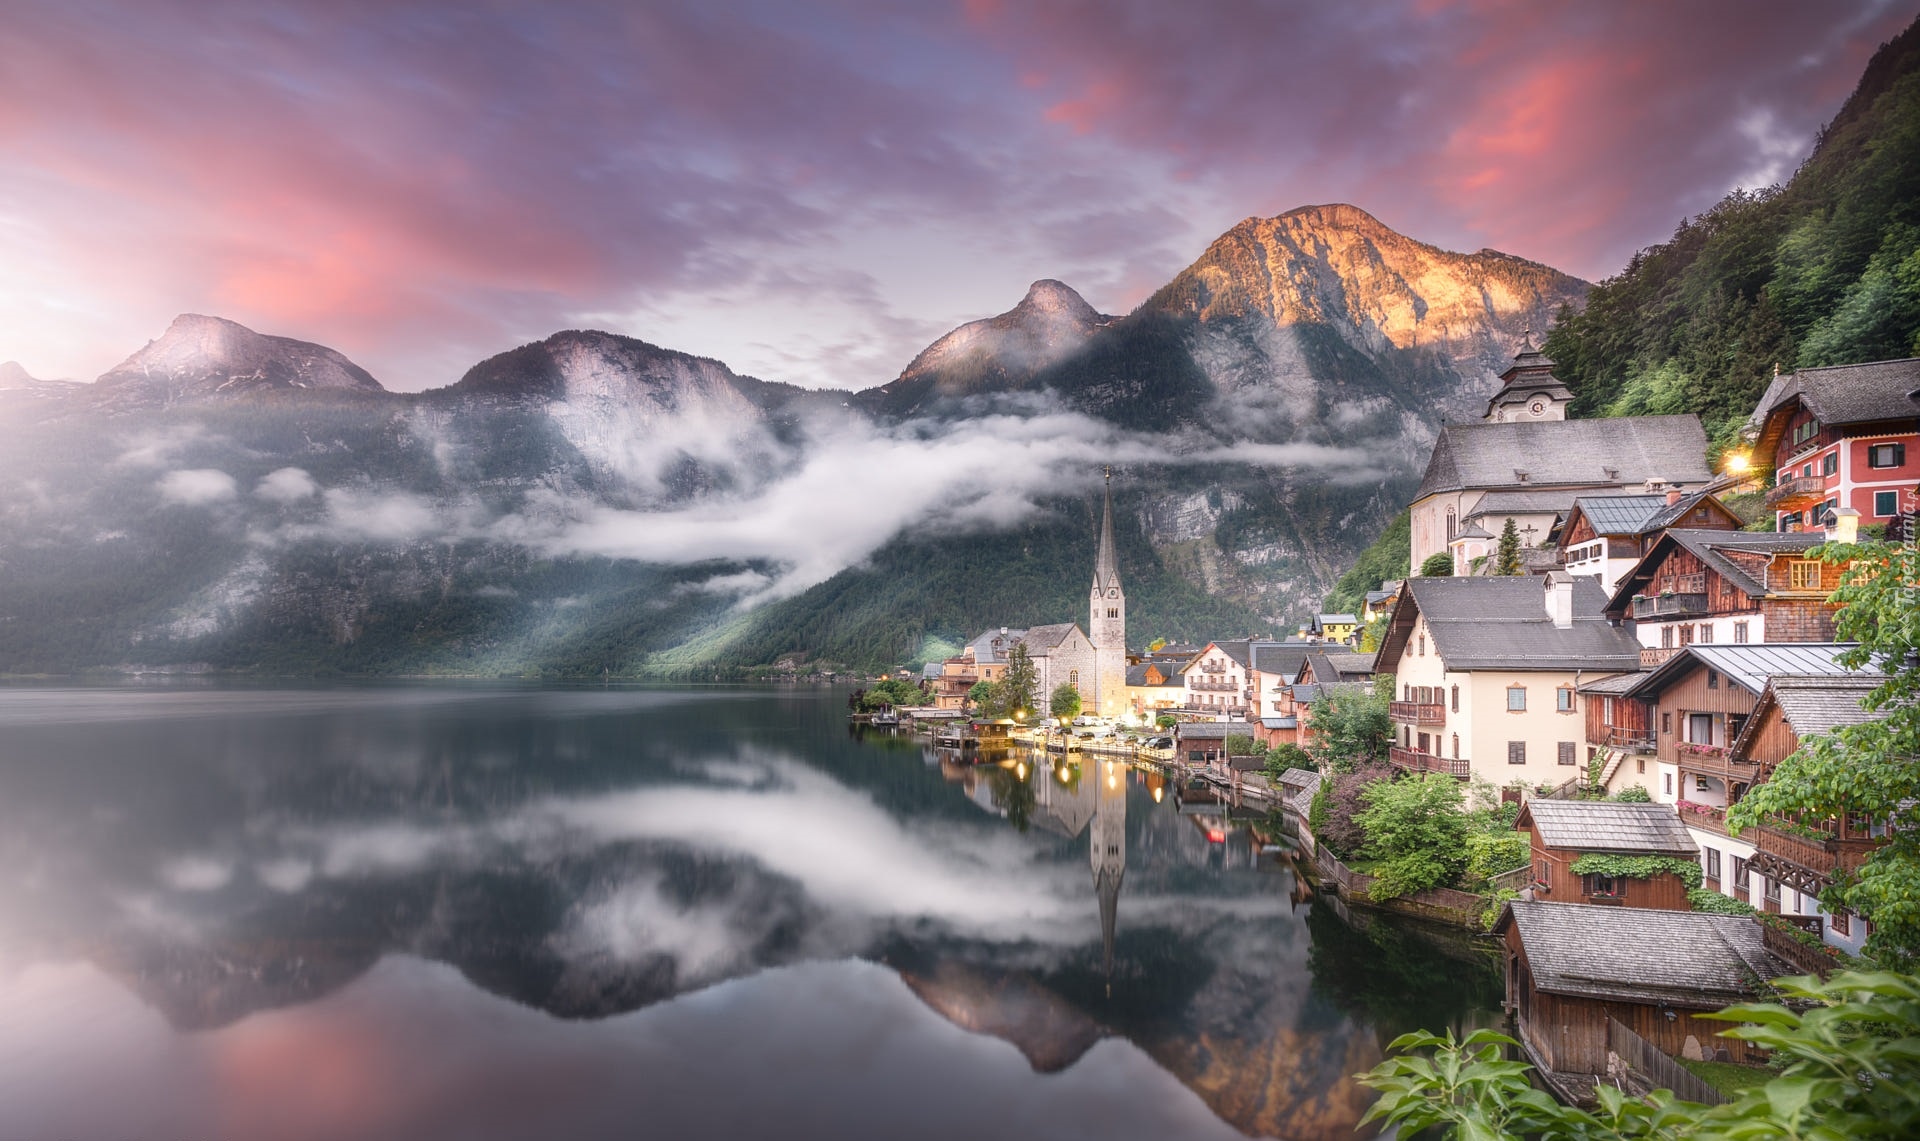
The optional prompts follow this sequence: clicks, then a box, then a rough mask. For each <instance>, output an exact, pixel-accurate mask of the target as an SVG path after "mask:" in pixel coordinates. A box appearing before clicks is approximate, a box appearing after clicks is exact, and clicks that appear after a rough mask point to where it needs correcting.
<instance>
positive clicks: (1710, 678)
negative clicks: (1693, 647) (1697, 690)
mask: <svg viewBox="0 0 1920 1141" xmlns="http://www.w3.org/2000/svg"><path fill="white" fill-rule="evenodd" d="M1707 688H1708V689H1719V688H1720V671H1719V670H1716V669H1714V668H1713V667H1711V666H1709V667H1707Z"/></svg>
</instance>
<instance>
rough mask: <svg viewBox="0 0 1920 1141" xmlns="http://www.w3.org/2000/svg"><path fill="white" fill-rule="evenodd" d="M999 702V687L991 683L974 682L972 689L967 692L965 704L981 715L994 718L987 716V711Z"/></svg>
mask: <svg viewBox="0 0 1920 1141" xmlns="http://www.w3.org/2000/svg"><path fill="white" fill-rule="evenodd" d="M999 701H1000V687H999V686H997V685H995V684H994V683H993V682H990V681H976V682H974V683H973V688H971V689H969V690H967V704H968V705H971V706H973V707H974V709H975V710H977V711H978V712H980V713H981V714H983V715H986V716H994V715H993V714H988V713H987V710H989V709H991V708H993V707H994V706H996V705H998V704H999Z"/></svg>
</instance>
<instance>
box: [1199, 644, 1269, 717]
mask: <svg viewBox="0 0 1920 1141" xmlns="http://www.w3.org/2000/svg"><path fill="white" fill-rule="evenodd" d="M1252 646H1253V643H1252V642H1247V641H1238V642H1208V643H1207V646H1206V648H1205V649H1203V650H1201V651H1200V653H1199V654H1197V655H1195V657H1194V659H1193V662H1192V664H1191V665H1189V666H1188V667H1187V670H1186V673H1185V675H1184V676H1185V679H1186V683H1187V684H1186V690H1187V692H1186V699H1185V700H1186V708H1187V709H1188V710H1190V711H1192V712H1195V713H1209V714H1213V715H1215V716H1220V717H1242V718H1243V717H1245V716H1246V715H1247V710H1248V708H1249V707H1250V705H1251V703H1252V701H1253V690H1252V684H1251V680H1250V677H1249V672H1250V670H1251V668H1252V665H1253V657H1252Z"/></svg>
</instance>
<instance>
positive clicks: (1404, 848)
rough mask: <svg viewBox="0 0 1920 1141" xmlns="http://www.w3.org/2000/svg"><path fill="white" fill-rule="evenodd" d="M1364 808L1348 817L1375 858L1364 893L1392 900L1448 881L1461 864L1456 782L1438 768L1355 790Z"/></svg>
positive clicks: (1463, 833)
mask: <svg viewBox="0 0 1920 1141" xmlns="http://www.w3.org/2000/svg"><path fill="white" fill-rule="evenodd" d="M1360 795H1361V798H1362V799H1363V800H1364V801H1365V802H1366V806H1367V807H1366V809H1365V810H1364V811H1363V812H1361V813H1359V814H1358V815H1357V816H1356V817H1355V818H1354V819H1355V821H1356V822H1357V823H1358V824H1359V825H1360V828H1361V831H1362V832H1363V833H1365V835H1366V850H1367V855H1369V856H1370V857H1372V858H1373V859H1374V860H1376V861H1378V864H1379V866H1378V867H1377V868H1376V869H1375V871H1374V876H1375V879H1374V882H1373V886H1372V888H1371V889H1369V894H1370V895H1371V896H1372V897H1373V899H1375V900H1376V901H1379V900H1388V899H1396V898H1398V897H1400V896H1403V895H1412V894H1414V893H1416V892H1422V891H1426V890H1428V889H1429V888H1436V887H1442V886H1445V885H1448V884H1451V883H1453V882H1454V881H1455V880H1456V879H1458V878H1459V875H1460V872H1461V871H1462V870H1463V869H1464V868H1465V866H1466V862H1467V857H1466V848H1465V842H1466V839H1467V814H1466V813H1465V812H1464V811H1463V810H1462V807H1461V796H1460V782H1459V781H1457V780H1455V779H1454V778H1452V777H1450V776H1447V775H1446V774H1444V773H1424V774H1422V775H1420V776H1416V777H1409V778H1407V779H1405V780H1396V781H1382V782H1380V783H1377V784H1374V785H1371V786H1369V787H1368V788H1367V789H1366V790H1365V791H1364V792H1362V793H1361V794H1360Z"/></svg>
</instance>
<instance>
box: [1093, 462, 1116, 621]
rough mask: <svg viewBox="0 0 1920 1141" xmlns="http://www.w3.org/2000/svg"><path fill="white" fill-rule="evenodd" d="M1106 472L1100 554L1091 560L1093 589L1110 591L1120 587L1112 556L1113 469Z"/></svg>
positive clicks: (1110, 468)
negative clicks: (1105, 493) (1105, 494)
mask: <svg viewBox="0 0 1920 1141" xmlns="http://www.w3.org/2000/svg"><path fill="white" fill-rule="evenodd" d="M1106 471H1107V502H1106V507H1105V509H1104V510H1103V511H1102V513H1101V516H1100V553H1099V554H1098V555H1097V556H1096V557H1095V558H1094V560H1093V589H1094V590H1095V591H1096V592H1100V591H1105V590H1110V589H1112V588H1114V587H1117V586H1119V585H1120V564H1119V561H1118V560H1117V559H1115V558H1114V554H1113V468H1112V467H1108V468H1107V469H1106Z"/></svg>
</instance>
